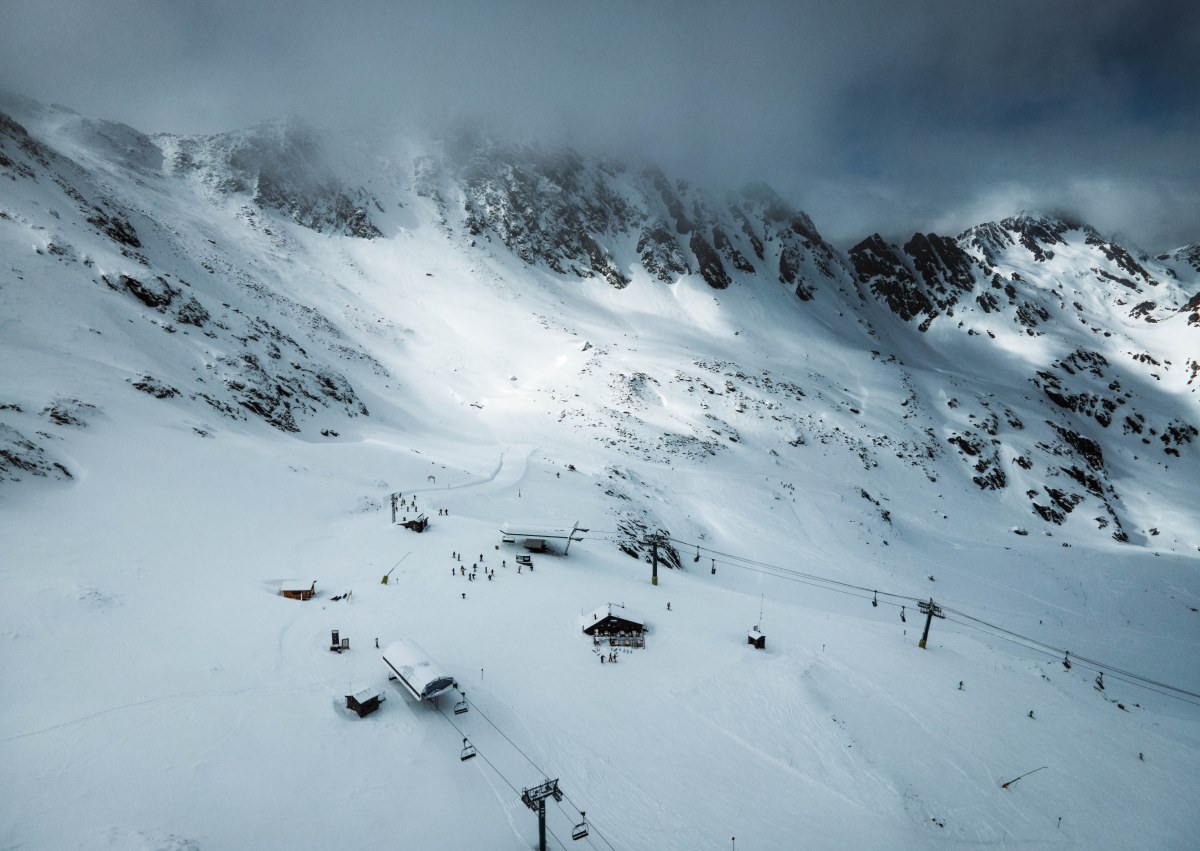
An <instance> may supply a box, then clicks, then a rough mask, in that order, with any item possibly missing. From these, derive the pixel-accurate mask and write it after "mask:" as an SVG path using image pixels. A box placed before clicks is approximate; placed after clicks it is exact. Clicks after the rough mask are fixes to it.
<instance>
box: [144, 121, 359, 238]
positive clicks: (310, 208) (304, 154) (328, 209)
mask: <svg viewBox="0 0 1200 851" xmlns="http://www.w3.org/2000/svg"><path fill="white" fill-rule="evenodd" d="M161 142H162V144H163V147H164V149H165V151H166V152H167V157H166V167H167V168H168V170H169V171H170V172H171V173H173V174H177V175H186V174H194V175H195V176H196V178H197V179H199V180H200V181H201V182H203V183H204V184H205V185H206V186H208V187H209V188H210V189H211V190H212V191H213V192H214V193H216V194H218V195H222V196H225V195H232V194H243V193H245V194H249V195H250V196H251V198H252V199H253V201H254V203H255V204H256V205H257V206H258V207H260V208H262V209H265V210H278V211H279V212H280V213H282V214H284V215H285V216H287V217H288V218H289V219H291V220H292V221H294V222H296V223H297V224H299V225H302V226H304V227H306V228H310V229H311V230H315V231H317V232H318V233H324V232H329V231H333V232H335V233H342V234H346V235H347V236H356V237H361V238H363V239H372V238H375V237H378V236H381V235H382V234H381V232H380V230H379V228H378V227H376V226H375V224H374V222H372V220H371V215H370V213H369V209H370V208H372V207H374V208H376V209H381V207H380V205H379V201H378V200H377V199H376V198H375V197H374V195H372V194H371V193H370V192H368V191H367V190H366V189H364V188H362V187H353V186H349V185H347V184H346V182H345V181H343V180H341V179H340V178H339V177H338V176H337V174H336V171H335V169H334V168H333V166H332V165H331V161H332V159H333V157H332V155H330V154H329V153H328V152H327V151H325V150H324V148H323V146H322V145H321V142H320V140H319V138H318V136H317V134H316V132H315V131H314V130H312V129H311V128H310V127H308V126H306V125H304V124H303V123H300V122H298V121H295V120H289V121H283V122H274V123H267V124H262V125H260V126H258V127H255V128H253V129H251V130H248V131H236V132H233V133H224V134H220V135H217V136H182V137H172V136H164V137H161Z"/></svg>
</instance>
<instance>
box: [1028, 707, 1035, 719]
mask: <svg viewBox="0 0 1200 851" xmlns="http://www.w3.org/2000/svg"><path fill="white" fill-rule="evenodd" d="M1029 717H1030V718H1033V710H1032V709H1030V710H1029ZM1033 720H1034V721H1036V720H1037V719H1036V718H1033Z"/></svg>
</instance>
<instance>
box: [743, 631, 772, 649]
mask: <svg viewBox="0 0 1200 851" xmlns="http://www.w3.org/2000/svg"><path fill="white" fill-rule="evenodd" d="M746 643H747V644H752V645H754V647H755V648H757V649H758V650H766V649H767V637H766V636H765V635H763V634H762V633H761V632H759V631H758V627H757V626H756V627H754V628H753V629H752V630H750V631H749V632H747V633H746Z"/></svg>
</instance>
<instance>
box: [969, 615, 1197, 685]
mask: <svg viewBox="0 0 1200 851" xmlns="http://www.w3.org/2000/svg"><path fill="white" fill-rule="evenodd" d="M947 620H948V621H950V623H956V624H958V625H959V626H965V627H967V628H968V629H974V630H978V631H979V632H982V633H983V634H984V635H989V636H991V637H993V638H999V639H1000V640H1001V641H1007V642H1009V643H1011V644H1016V645H1017V646H1018V647H1023V648H1025V649H1026V650H1031V651H1033V652H1035V653H1043V654H1045V655H1046V656H1050V657H1051V658H1058V656H1059V655H1060V654H1062V653H1063V652H1064V651H1062V650H1057V649H1055V648H1050V649H1049V650H1047V649H1043V647H1035V646H1033V645H1031V644H1026V643H1024V642H1022V641H1018V640H1016V639H1015V638H1009V637H1008V635H998V634H996V633H991V632H988V631H987V630H986V629H984V628H983V627H980V626H976V625H975V624H971V623H967V622H965V621H960V620H956V619H954V618H947ZM1002 632H1008V630H1002ZM1009 634H1010V635H1011V634H1013V633H1009ZM1018 637H1019V638H1025V636H1018ZM1038 643H1039V644H1040V643H1041V642H1038ZM1077 660H1078V657H1076V656H1072V657H1071V664H1072V665H1077V666H1078V667H1080V668H1082V669H1083V670H1085V671H1095V672H1097V673H1100V672H1104V673H1107V674H1108V675H1109V677H1110V678H1111V679H1114V680H1117V681H1118V682H1122V683H1125V684H1126V685H1131V686H1136V687H1138V688H1144V689H1146V690H1147V691H1152V692H1154V693H1156V694H1161V695H1163V696H1164V697H1173V698H1175V699H1176V700H1182V701H1183V702H1184V703H1190V704H1192V705H1193V706H1200V702H1198V701H1196V700H1189V699H1188V697H1184V696H1183V695H1188V696H1191V697H1200V695H1196V694H1193V693H1192V692H1190V691H1186V690H1184V689H1180V688H1176V687H1175V686H1170V685H1166V684H1161V683H1158V682H1156V681H1154V680H1143V678H1141V677H1137V678H1136V681H1135V680H1133V679H1128V678H1126V677H1124V676H1122V675H1121V672H1116V673H1114V671H1113V669H1112V668H1108V667H1105V666H1096V665H1095V663H1092V664H1080V663H1079V662H1078V661H1077ZM1086 661H1087V662H1091V660H1090V659H1089V660H1086ZM1135 676H1136V675H1135ZM1158 685H1162V687H1163V688H1165V689H1169V691H1163V690H1162V689H1160V688H1155V686H1158ZM1173 692H1179V693H1178V694H1176V693H1173Z"/></svg>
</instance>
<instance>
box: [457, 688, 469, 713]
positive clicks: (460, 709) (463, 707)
mask: <svg viewBox="0 0 1200 851" xmlns="http://www.w3.org/2000/svg"><path fill="white" fill-rule="evenodd" d="M459 694H460V695H461V697H462V700H460V701H459V702H458V703H456V704H454V714H455V715H462V714H463V713H464V712H466V711H467V710H469V709H470V708H471V707H470V706H469V705H468V704H467V693H466V692H465V691H464V692H459Z"/></svg>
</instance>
